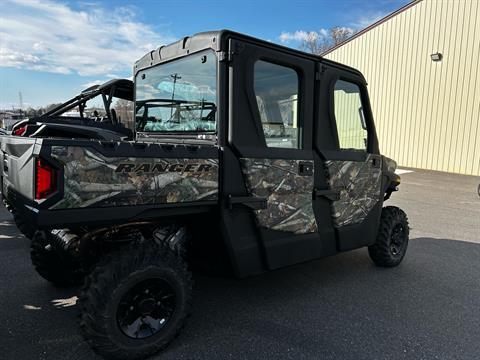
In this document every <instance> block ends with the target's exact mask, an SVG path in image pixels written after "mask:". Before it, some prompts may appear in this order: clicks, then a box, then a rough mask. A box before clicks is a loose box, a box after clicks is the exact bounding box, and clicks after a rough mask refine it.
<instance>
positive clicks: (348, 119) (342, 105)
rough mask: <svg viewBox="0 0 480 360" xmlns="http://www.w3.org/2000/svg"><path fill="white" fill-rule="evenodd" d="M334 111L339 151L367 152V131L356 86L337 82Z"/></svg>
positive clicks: (346, 82)
mask: <svg viewBox="0 0 480 360" xmlns="http://www.w3.org/2000/svg"><path fill="white" fill-rule="evenodd" d="M333 94H334V99H333V102H334V109H335V120H336V123H337V131H338V141H339V145H340V149H344V150H347V149H348V150H350V149H354V150H364V151H366V150H367V138H368V131H367V125H366V123H365V115H364V113H363V106H362V99H361V96H360V88H359V87H358V85H357V84H354V83H351V82H348V81H344V80H337V82H336V83H335V87H334V92H333Z"/></svg>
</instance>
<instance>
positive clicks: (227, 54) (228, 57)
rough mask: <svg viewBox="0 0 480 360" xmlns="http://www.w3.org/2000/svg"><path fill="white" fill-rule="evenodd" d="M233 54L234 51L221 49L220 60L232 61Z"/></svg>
mask: <svg viewBox="0 0 480 360" xmlns="http://www.w3.org/2000/svg"><path fill="white" fill-rule="evenodd" d="M233 54H234V51H219V52H218V61H220V62H231V61H232V60H233Z"/></svg>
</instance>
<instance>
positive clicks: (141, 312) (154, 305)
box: [80, 241, 192, 359]
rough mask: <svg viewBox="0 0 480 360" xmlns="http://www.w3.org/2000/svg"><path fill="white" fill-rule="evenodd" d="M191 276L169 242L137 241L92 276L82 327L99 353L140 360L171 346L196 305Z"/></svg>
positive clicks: (82, 298) (84, 297) (84, 298)
mask: <svg viewBox="0 0 480 360" xmlns="http://www.w3.org/2000/svg"><path fill="white" fill-rule="evenodd" d="M191 292H192V281H191V275H190V273H189V272H188V271H187V267H186V265H185V263H184V262H183V260H182V259H181V257H179V256H178V255H176V254H175V253H174V252H173V251H172V250H170V249H169V248H168V247H166V246H161V245H158V244H156V243H154V242H153V241H152V243H141V244H138V243H133V244H131V245H129V246H127V247H126V248H125V249H120V250H119V251H115V252H113V253H111V254H109V255H108V256H107V258H106V259H105V260H104V261H103V262H102V263H100V264H99V265H98V266H97V267H96V269H95V270H94V271H93V272H92V273H91V274H90V275H89V276H88V277H87V281H86V283H85V287H84V289H83V291H82V294H81V296H80V306H81V318H80V327H81V329H82V333H83V336H84V338H85V339H86V340H87V342H88V343H89V344H90V346H91V347H92V348H93V350H94V351H95V352H97V353H98V354H99V355H102V356H104V357H106V358H109V359H139V358H144V357H147V356H149V355H151V354H153V353H156V352H158V351H159V350H162V349H163V348H164V347H166V346H167V345H168V344H169V343H170V342H171V341H172V340H173V339H174V338H175V337H176V336H177V335H178V333H179V332H180V330H181V328H182V326H183V324H184V321H185V318H186V316H187V315H188V313H189V310H190V305H191Z"/></svg>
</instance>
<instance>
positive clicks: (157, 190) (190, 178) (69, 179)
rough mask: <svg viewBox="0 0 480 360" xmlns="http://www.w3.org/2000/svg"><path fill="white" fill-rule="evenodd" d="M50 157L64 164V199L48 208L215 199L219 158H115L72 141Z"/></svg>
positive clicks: (54, 147)
mask: <svg viewBox="0 0 480 360" xmlns="http://www.w3.org/2000/svg"><path fill="white" fill-rule="evenodd" d="M51 156H52V157H53V158H54V159H56V160H57V161H59V162H60V163H62V164H63V168H64V198H63V199H62V200H60V201H59V202H58V203H56V204H55V205H53V206H52V207H51V208H52V209H67V208H85V207H105V206H121V205H145V204H162V203H178V202H191V201H202V200H216V199H217V198H218V160H217V159H174V158H165V159H159V158H125V157H115V158H113V157H105V156H103V155H102V154H100V153H98V152H96V151H95V150H93V149H90V148H85V147H73V146H72V147H69V146H52V150H51Z"/></svg>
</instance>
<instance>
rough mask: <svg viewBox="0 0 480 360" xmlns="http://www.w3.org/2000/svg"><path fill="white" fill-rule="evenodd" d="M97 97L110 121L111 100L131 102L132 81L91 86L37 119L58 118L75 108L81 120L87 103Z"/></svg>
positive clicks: (120, 80) (126, 80)
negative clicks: (100, 99) (117, 99)
mask: <svg viewBox="0 0 480 360" xmlns="http://www.w3.org/2000/svg"><path fill="white" fill-rule="evenodd" d="M99 95H101V96H102V100H103V105H104V107H105V113H106V115H107V117H108V119H109V120H110V121H111V120H112V113H111V111H110V106H111V104H112V100H113V98H119V99H123V100H128V101H133V81H131V80H128V79H113V80H110V81H107V82H106V83H104V84H101V85H93V86H91V87H89V88H87V89H85V90H83V91H82V92H81V93H80V94H79V95H77V96H75V97H73V98H71V99H70V100H67V101H66V102H64V103H62V104H60V105H58V106H56V107H54V108H53V109H51V110H49V111H47V112H46V113H44V114H42V115H40V116H39V119H42V120H44V119H45V118H47V117H54V116H59V115H61V114H63V113H65V112H67V111H69V110H71V109H74V108H76V107H77V106H78V108H79V111H80V117H81V118H83V117H84V110H85V106H86V103H87V101H89V100H91V99H93V98H95V97H97V96H99Z"/></svg>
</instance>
